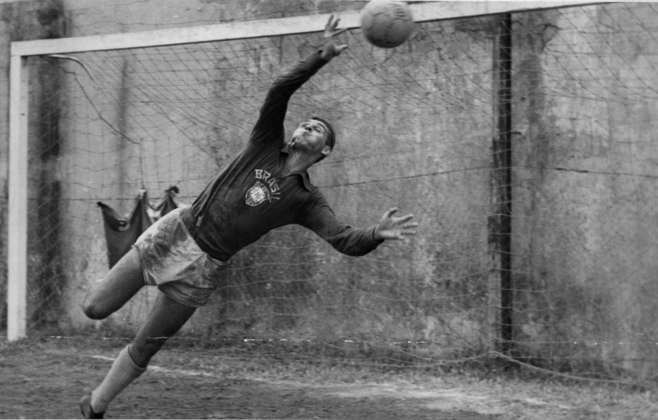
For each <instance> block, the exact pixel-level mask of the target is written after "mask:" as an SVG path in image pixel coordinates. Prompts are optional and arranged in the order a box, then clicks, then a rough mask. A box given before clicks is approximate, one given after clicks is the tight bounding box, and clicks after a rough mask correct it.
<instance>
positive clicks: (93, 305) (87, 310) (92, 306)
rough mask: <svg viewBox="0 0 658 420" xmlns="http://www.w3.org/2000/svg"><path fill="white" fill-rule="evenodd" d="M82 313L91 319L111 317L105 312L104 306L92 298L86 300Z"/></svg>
mask: <svg viewBox="0 0 658 420" xmlns="http://www.w3.org/2000/svg"><path fill="white" fill-rule="evenodd" d="M82 312H84V314H85V315H87V317H89V318H91V319H104V318H107V316H108V315H109V313H107V311H105V310H103V308H102V305H100V304H99V303H98V302H95V301H94V300H93V299H91V298H87V299H85V301H84V303H83V304H82Z"/></svg>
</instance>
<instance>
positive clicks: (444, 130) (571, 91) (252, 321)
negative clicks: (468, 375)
mask: <svg viewBox="0 0 658 420" xmlns="http://www.w3.org/2000/svg"><path fill="white" fill-rule="evenodd" d="M53 5H54V6H53ZM356 6H357V5H355V3H353V2H348V1H300V2H289V1H285V2H284V1H282V0H281V1H246V2H245V1H237V0H235V1H224V2H215V1H212V2H208V1H192V0H186V1H173V0H172V1H154V0H153V1H144V2H133V1H126V2H119V1H117V2H112V3H110V4H108V3H106V2H100V1H92V0H86V1H82V0H64V1H63V2H62V3H61V4H56V3H48V2H41V3H39V2H21V3H17V4H11V3H10V4H2V5H0V10H2V11H3V16H9V17H10V18H7V19H4V20H3V21H2V22H0V24H3V25H4V26H3V27H2V28H0V29H2V34H4V35H3V36H0V42H4V43H5V45H6V43H7V42H8V39H9V38H10V37H19V36H20V37H22V38H23V39H25V38H37V37H42V36H47V34H48V28H51V27H52V24H49V23H47V22H48V19H44V17H43V16H53V15H52V14H47V13H45V14H44V13H43V12H42V13H41V16H42V19H41V23H39V19H36V17H37V16H38V15H39V14H38V13H37V11H38V10H40V9H43V8H45V9H46V10H52V9H53V8H55V9H56V10H60V11H61V13H60V14H56V17H57V19H55V21H57V22H58V25H59V26H57V28H58V30H59V31H60V33H62V34H65V35H67V36H79V35H90V34H100V33H113V32H117V31H134V30H144V29H155V28H162V27H168V26H172V27H173V26H181V25H196V24H205V23H212V22H217V21H229V20H240V19H251V18H267V17H280V16H291V15H301V14H310V13H324V12H329V11H338V10H346V9H350V8H354V7H356ZM634 7H636V6H625V5H624V6H606V7H589V8H574V9H569V10H564V11H554V12H545V13H534V14H524V15H520V14H517V15H515V16H514V26H513V31H514V74H513V80H514V82H513V83H514V84H513V86H514V97H513V101H514V103H513V125H514V130H515V133H514V137H513V147H514V172H513V182H514V190H513V197H514V202H513V214H514V216H513V220H514V224H513V232H514V237H513V264H514V267H513V272H514V287H515V308H514V321H515V330H514V332H515V340H516V341H518V344H519V346H518V354H517V355H518V356H521V357H529V358H533V360H536V361H539V362H542V361H543V362H545V363H547V364H548V363H549V362H554V361H556V360H557V361H558V362H561V363H564V364H571V365H573V366H575V367H583V365H587V364H588V363H594V364H599V365H601V366H608V365H610V366H621V367H624V368H627V369H630V370H631V371H633V372H636V373H637V372H639V373H640V374H642V375H645V376H646V375H647V374H648V373H647V372H650V371H651V369H652V368H655V366H656V359H655V354H656V352H655V346H654V345H653V344H651V343H652V342H653V341H655V340H653V341H652V340H651V339H652V338H655V337H656V336H657V334H656V333H657V331H656V327H655V326H656V325H658V324H657V323H656V322H655V321H656V319H655V314H656V313H658V312H657V311H656V310H655V309H656V304H655V301H656V299H653V298H654V297H656V296H658V293H656V292H657V290H656V287H655V281H653V278H652V276H651V273H653V272H654V270H653V268H655V267H654V266H655V261H654V260H655V259H654V258H653V254H654V253H655V248H656V239H657V236H656V234H657V232H656V230H655V229H654V228H653V225H652V224H651V220H652V216H653V214H652V211H653V208H654V206H653V197H654V196H655V194H653V193H654V192H655V188H656V187H655V186H654V181H655V177H653V175H652V170H653V165H654V164H655V159H656V155H655V154H656V149H655V147H654V146H653V145H652V140H653V139H652V138H651V133H652V132H653V131H654V130H653V128H654V127H653V124H654V123H653V122H652V118H651V115H653V111H655V110H654V108H655V106H656V101H655V99H656V95H654V94H652V93H651V92H652V91H651V87H652V86H655V83H654V82H655V80H654V79H655V77H656V76H655V73H656V72H655V71H653V70H654V69H655V65H656V64H658V63H654V62H653V61H652V56H653V53H652V51H655V48H656V45H655V44H656V42H655V39H654V38H652V35H651V32H650V28H651V25H650V24H649V23H650V17H649V16H652V15H655V12H653V10H652V9H651V8H650V7H648V6H644V7H645V9H642V8H638V9H635V8H634ZM629 10H631V11H630V12H629ZM642 16H644V19H647V21H646V22H645V21H642V20H641V19H643V18H641V17H642ZM638 19H640V20H638ZM51 21H52V19H51ZM17 22H22V23H21V25H20V26H19V28H20V29H16V27H17ZM638 22H640V23H642V24H643V25H642V24H638ZM495 23H496V21H495V19H492V18H483V19H479V20H476V21H452V22H444V23H438V24H436V23H435V24H430V25H424V26H423V27H422V28H421V30H420V31H419V32H418V33H417V34H416V36H415V37H414V39H413V41H412V42H410V43H409V44H407V45H405V46H404V47H401V48H399V49H396V50H393V51H382V50H377V49H372V48H370V47H369V46H368V45H366V44H364V43H363V41H362V40H361V38H360V34H359V33H358V32H357V33H355V34H353V35H352V36H349V38H348V41H349V43H350V49H349V50H348V53H346V54H345V56H343V57H340V58H338V59H337V60H336V61H335V62H332V63H331V64H330V67H328V68H326V69H323V70H322V71H321V72H320V74H318V75H317V76H316V77H315V78H314V79H313V81H312V82H310V83H309V84H308V85H307V86H305V87H304V88H303V89H302V91H300V92H299V93H298V94H297V95H295V97H294V99H293V102H292V103H291V107H290V113H289V120H288V123H287V128H288V129H290V128H292V126H293V125H294V123H295V122H296V121H298V120H299V119H301V118H304V117H305V116H307V115H308V113H309V112H313V113H318V114H320V115H325V116H327V117H328V118H330V119H331V120H332V121H333V122H334V123H335V125H336V129H337V131H338V147H337V149H336V151H335V153H334V155H332V157H331V158H330V159H328V160H327V161H326V162H323V163H322V164H321V165H320V166H319V167H318V168H317V169H316V170H314V171H313V173H312V178H313V180H314V183H316V184H317V185H319V186H320V187H321V188H322V189H323V191H324V192H325V193H326V195H327V197H328V199H329V201H330V203H331V204H332V205H333V206H334V207H335V208H336V209H337V212H338V213H339V214H340V215H341V217H342V218H344V219H345V220H346V221H348V222H350V223H352V224H354V225H367V224H370V223H373V222H375V221H376V220H377V218H378V217H379V215H380V213H381V212H382V211H383V210H384V209H386V208H388V207H390V206H392V205H399V206H401V208H402V209H403V211H411V212H414V213H415V214H416V215H417V217H418V218H419V219H420V222H421V223H422V226H423V227H422V230H421V232H420V235H419V236H418V237H417V238H416V239H415V240H414V241H413V242H412V243H411V245H408V246H404V245H402V246H400V244H391V245H388V244H387V245H385V246H383V247H382V248H381V249H379V250H378V251H376V252H375V253H373V254H372V255H370V256H368V257H364V258H359V259H354V258H348V257H343V256H340V255H338V254H337V253H336V252H335V251H333V250H332V249H330V248H329V247H328V246H327V245H326V244H324V243H322V242H321V241H320V240H318V238H317V237H315V236H314V235H313V234H311V233H308V232H306V231H303V230H302V229H299V228H296V227H289V228H284V229H281V230H279V231H277V232H273V233H271V234H269V235H267V236H266V237H265V238H263V240H262V241H260V242H259V243H258V244H254V245H253V246H251V247H249V248H247V249H245V250H244V251H243V252H240V253H239V254H238V255H236V257H235V258H234V260H233V261H232V265H231V268H230V270H229V272H228V274H227V278H226V279H225V283H224V284H223V285H222V287H221V289H220V291H219V292H218V294H217V295H216V297H215V298H214V299H213V301H212V302H211V304H210V305H209V306H208V307H206V308H203V309H202V310H200V311H199V312H198V313H197V314H196V315H195V317H194V318H193V320H192V321H191V322H190V324H189V325H188V327H187V332H190V333H195V334H199V333H202V334H208V336H210V337H219V336H230V335H238V336H244V335H248V336H254V337H265V338H268V337H285V338H291V339H304V338H309V339H318V338H319V339H322V340H325V341H336V340H340V339H343V338H355V339H357V341H366V342H370V343H392V342H398V341H407V340H411V341H414V342H417V343H418V342H424V343H427V342H429V343H432V344H431V345H427V344H423V346H425V351H429V352H430V353H431V354H433V355H440V356H443V357H452V356H454V355H456V354H460V353H465V352H477V351H481V350H482V349H486V348H490V346H491V340H492V337H495V335H496V325H495V324H496V322H497V321H496V316H495V315H496V313H497V310H498V308H497V306H498V303H497V294H498V289H497V287H496V278H497V272H496V269H497V266H496V265H495V259H493V258H492V256H491V253H490V248H489V243H488V241H489V239H490V238H491V232H490V231H488V224H487V220H488V217H489V216H491V209H490V206H491V204H490V203H491V200H490V173H489V169H488V168H489V167H490V165H491V150H490V147H491V139H492V137H493V136H494V135H495V127H494V126H493V121H494V115H493V113H492V112H493V111H492V109H493V105H492V103H493V101H494V100H495V90H494V89H493V83H494V78H493V74H492V68H493V65H492V63H493V61H492V60H493V56H494V55H493V51H494V47H495V33H496V32H495V31H496V26H495ZM611 26H612V27H614V28H615V30H614V31H612V30H610V29H609V28H610V27H611ZM638 27H640V28H643V29H644V32H643V31H628V28H638ZM26 28H29V30H28V29H26ZM620 33H621V34H623V36H620V35H619V34H620ZM17 34H20V35H17ZM613 34H617V35H616V36H615V35H613ZM647 37H648V38H647ZM319 42H320V39H319V38H318V37H314V36H305V37H300V36H297V37H284V38H281V39H272V40H258V41H253V42H251V43H244V42H237V41H236V42H233V43H229V44H226V45H223V46H215V45H212V44H209V45H207V46H198V47H194V48H192V49H190V48H180V49H177V50H175V51H174V52H173V53H172V52H171V51H169V52H167V51H164V50H163V51H160V55H157V56H155V55H153V54H150V53H148V52H147V51H136V52H130V53H119V52H110V53H106V54H103V55H94V54H88V55H82V56H81V57H80V58H81V59H82V60H83V61H84V62H85V63H87V64H88V66H89V68H90V69H91V71H92V73H93V74H97V75H99V76H102V80H103V83H102V88H101V89H96V88H93V86H92V85H91V84H89V81H88V79H86V78H85V77H84V74H83V72H81V70H80V68H79V66H77V65H76V64H74V63H70V62H59V63H57V64H55V63H48V64H46V66H50V67H53V66H55V67H57V68H58V69H59V70H61V71H63V72H60V75H61V77H62V79H60V80H59V87H61V88H62V89H64V91H65V92H66V94H63V95H59V96H58V97H59V98H60V99H59V100H58V102H57V103H58V109H59V111H60V112H61V115H60V116H59V118H58V122H57V123H58V124H59V126H58V127H59V128H58V131H59V132H61V133H63V134H62V138H63V139H64V140H63V142H62V145H61V150H59V153H58V154H57V157H56V159H55V161H56V163H55V164H52V163H48V165H50V166H49V170H50V171H51V172H50V173H52V174H53V175H55V176H56V178H57V179H58V180H59V184H58V185H59V186H60V187H61V191H60V192H59V194H62V195H63V196H64V197H69V199H68V200H64V201H63V203H65V204H62V205H61V206H60V207H59V208H58V209H57V211H58V212H59V213H60V214H61V220H62V223H61V231H60V232H59V233H58V236H60V237H61V236H63V237H65V238H79V240H78V241H75V243H74V245H72V246H66V247H61V249H60V250H59V254H58V257H60V258H61V259H62V260H63V261H66V263H65V264H64V266H65V267H66V268H67V269H66V270H64V271H65V273H66V274H65V276H64V277H65V280H64V283H63V287H62V288H61V289H60V290H59V291H58V292H57V293H59V294H60V295H61V299H58V301H59V302H60V304H61V305H62V306H61V309H62V310H61V311H59V312H58V317H57V318H58V319H57V321H58V322H59V323H60V327H63V328H65V329H78V328H81V327H88V326H89V325H91V324H92V323H90V322H89V321H88V320H86V319H85V318H84V317H83V316H82V315H81V313H80V311H79V309H78V308H77V303H76V302H79V301H80V299H81V297H82V296H83V295H84V293H85V292H86V290H87V289H88V288H89V287H90V284H91V283H92V282H93V281H94V279H96V278H99V277H100V276H102V275H103V273H104V271H105V254H104V252H105V251H104V243H103V235H102V229H101V226H100V218H99V212H98V210H97V209H96V208H95V206H94V202H95V201H97V200H101V201H105V202H108V203H109V204H111V205H113V206H115V207H117V208H118V209H120V210H121V211H123V212H127V211H129V209H130V205H131V201H132V199H133V196H134V194H135V192H136V191H137V190H138V189H139V188H140V186H141V185H140V184H142V183H143V184H144V185H145V186H146V187H147V188H148V190H149V193H150V194H151V196H152V197H154V198H155V197H158V196H159V195H160V193H161V191H162V190H163V189H164V188H166V187H167V186H168V185H170V184H177V185H179V187H180V188H181V190H182V195H181V197H180V200H181V201H183V202H189V201H191V200H192V199H193V197H194V195H195V194H196V192H198V191H199V190H200V188H201V187H202V186H203V185H204V182H205V180H206V179H207V178H208V177H209V176H211V175H212V174H213V173H214V172H215V171H217V170H218V169H219V168H220V167H222V166H223V165H224V164H226V162H227V161H228V160H229V159H230V157H231V156H233V155H234V154H235V153H236V152H237V151H238V150H239V149H240V147H241V144H242V142H243V141H244V139H246V136H247V135H248V132H249V129H250V127H251V124H252V123H253V120H254V118H255V111H256V110H257V109H258V107H259V106H260V103H261V101H262V98H263V93H264V89H265V88H266V87H267V86H268V84H269V83H270V82H271V80H272V77H273V76H274V75H275V74H276V73H277V72H278V71H279V70H280V69H281V68H282V67H285V66H287V65H290V64H292V63H293V62H294V61H296V60H297V59H298V58H300V57H302V56H304V55H305V54H306V53H307V52H309V51H310V50H311V49H312V48H313V45H316V44H317V43H319ZM168 58H176V59H177V61H176V60H173V61H172V60H168ZM0 60H4V61H2V62H1V63H3V66H4V67H5V68H6V66H7V61H6V60H7V58H6V57H4V58H0ZM629 62H630V63H632V64H633V65H632V66H629V65H628V63H629ZM171 63H174V64H171ZM176 63H177V64H176ZM190 63H196V64H194V65H190ZM154 69H157V70H158V71H157V72H155V71H154ZM238 69H239V70H238ZM630 69H632V70H630ZM72 75H76V76H72ZM0 77H2V78H0V83H4V84H5V85H6V72H4V73H2V76H0ZM76 77H77V79H76ZM76 80H77V81H76ZM78 82H79V83H81V85H82V86H84V87H86V88H87V89H88V92H92V93H94V92H95V93H94V94H93V95H92V96H93V97H94V100H95V103H96V104H97V106H98V107H99V109H100V110H101V111H102V114H103V116H104V117H105V118H107V120H108V121H109V122H110V123H111V124H113V125H114V126H115V127H118V128H119V129H120V130H121V131H123V132H124V133H127V135H128V137H129V138H128V139H127V138H125V137H121V136H117V134H116V132H114V131H113V130H109V129H108V127H107V124H106V123H102V122H100V121H99V119H98V115H97V113H96V110H94V109H91V107H90V106H89V102H88V100H87V99H86V97H85V96H84V94H83V93H82V91H81V89H80V87H79V85H78V84H77V83H78ZM151 82H152V83H153V84H160V85H161V86H165V87H160V88H155V90H149V89H144V88H142V87H141V86H146V85H149V83H151ZM192 82H193V83H195V84H196V86H198V87H197V88H190V87H189V86H192V85H191V83H192ZM179 83H180V86H179ZM183 83H185V85H183ZM42 85H44V83H43V81H42V83H40V84H37V85H36V86H37V87H38V88H37V89H35V91H36V92H39V91H42V89H41V88H40V86H42ZM181 86H187V87H181ZM46 87H48V86H46ZM48 89H51V90H52V89H56V87H55V86H50V87H49V88H48ZM190 89H196V90H193V91H190ZM187 94H191V95H187ZM190 97H191V98H195V97H196V98H201V99H203V101H201V102H197V103H195V102H193V101H190ZM638 97H641V98H643V100H641V101H637V98H638ZM172 104H173V106H172ZM2 107H4V108H2ZM0 109H6V97H5V98H0ZM44 112H45V111H44ZM46 114H48V112H46ZM41 115H43V113H42V114H41ZM0 130H4V131H2V135H3V136H5V137H6V114H5V113H0ZM148 133H150V134H148ZM135 139H138V140H137V143H140V144H141V146H139V147H138V146H136V145H135V144H134V143H135V142H133V141H131V140H135ZM163 144H165V146H163ZM0 147H3V148H4V149H0V150H2V151H3V152H5V151H6V142H5V143H1V145H0ZM3 155H4V156H6V154H4V153H3ZM1 164H2V165H6V161H3V162H2V163H1ZM37 166H39V165H37ZM116 168H121V169H120V170H117V169H116ZM0 176H3V177H4V178H3V185H6V175H4V171H3V172H2V175H0ZM34 179H35V182H36V183H37V184H38V183H39V181H38V180H39V179H40V178H39V177H35V178H34ZM41 179H42V178H41ZM41 184H43V183H41ZM35 185H36V184H35ZM5 194H6V192H5ZM71 198H73V199H71ZM3 203H4V202H3ZM3 214H4V213H3ZM34 217H35V221H37V220H38V219H39V215H38V214H35V215H34ZM3 238H4V237H3ZM3 243H6V242H3ZM3 252H5V250H4V247H3ZM37 254H38V255H39V256H41V255H42V254H43V252H38V253H37ZM39 258H40V257H39ZM2 263H3V264H4V259H3V262H2ZM2 275H4V270H3V274H2ZM153 293H154V292H153V291H144V292H142V293H141V294H140V295H139V296H137V297H136V298H135V299H134V301H133V302H132V303H131V304H129V305H127V306H126V307H125V308H124V309H122V310H121V311H120V312H119V313H117V315H115V316H113V318H112V319H111V320H110V321H109V322H107V323H103V324H97V326H99V327H101V326H103V325H105V326H108V327H109V326H110V325H115V326H128V327H131V328H132V327H134V325H136V324H137V323H138V322H139V320H140V319H142V317H143V315H144V312H145V311H147V310H148V307H149V305H150V302H151V301H152V298H153ZM63 314H66V315H63ZM576 365H578V366H576ZM601 366H598V367H597V369H598V368H600V367H601ZM585 367H587V366H585ZM599 371H600V369H599Z"/></svg>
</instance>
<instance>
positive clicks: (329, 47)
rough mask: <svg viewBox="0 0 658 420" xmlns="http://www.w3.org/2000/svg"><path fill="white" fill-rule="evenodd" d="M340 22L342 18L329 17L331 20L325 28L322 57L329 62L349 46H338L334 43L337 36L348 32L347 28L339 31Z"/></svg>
mask: <svg viewBox="0 0 658 420" xmlns="http://www.w3.org/2000/svg"><path fill="white" fill-rule="evenodd" d="M339 22H340V18H337V17H334V15H329V20H327V24H326V25H325V26H324V38H325V44H324V47H323V48H322V56H323V58H325V59H327V60H330V59H332V58H334V57H335V56H337V55H339V54H340V53H342V52H343V51H344V50H345V49H346V48H347V44H336V43H335V42H334V38H335V37H336V36H338V35H340V34H342V33H343V32H345V31H346V30H347V28H343V29H338V23H339Z"/></svg>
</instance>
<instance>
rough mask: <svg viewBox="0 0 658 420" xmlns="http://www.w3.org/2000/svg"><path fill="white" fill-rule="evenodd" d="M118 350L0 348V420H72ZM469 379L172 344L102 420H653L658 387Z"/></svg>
mask: <svg viewBox="0 0 658 420" xmlns="http://www.w3.org/2000/svg"><path fill="white" fill-rule="evenodd" d="M124 344H125V343H121V342H116V341H108V342H98V341H90V340H89V339H76V338H73V337H67V338H48V339H40V340H26V341H22V342H19V343H12V344H7V343H6V342H0V378H1V379H0V417H1V418H77V417H79V412H78V407H77V402H78V400H79V398H80V397H81V396H82V395H83V394H84V393H85V392H88V391H89V390H90V389H91V388H92V387H94V386H95V385H96V384H97V383H98V382H99V381H100V380H101V379H102V377H103V376H104V374H105V372H106V371H107V369H108V368H109V367H110V364H111V361H112V359H113V358H114V356H115V355H116V354H117V353H118V352H119V350H120V349H121V348H122V346H123V345H124ZM492 376H493V375H491V374H489V375H477V374H474V373H472V372H471V373H460V374H457V373H450V374H445V375H440V376H439V377H437V376H436V374H432V375H430V374H427V373H420V372H413V371H407V372H399V371H398V372H396V373H390V372H389V373H386V372H382V371H381V370H379V371H375V370H373V369H369V368H364V367H363V366H348V365H335V364H327V363H303V364H290V363H285V364H282V363H278V362H275V361H273V360H267V359H266V358H262V357H254V358H250V357H249V355H248V354H244V355H240V357H236V356H235V354H231V355H229V354H223V352H222V350H221V349H211V348H194V347H178V346H170V347H169V348H167V349H166V350H163V351H162V352H161V353H160V354H158V355H157V356H156V358H154V360H153V361H152V365H151V367H150V369H149V371H148V372H147V373H146V374H144V375H143V376H142V377H140V378H139V379H138V380H137V381H136V382H135V383H133V384H132V385H131V386H130V387H129V388H128V389H127V390H126V391H125V392H124V393H123V394H121V395H120V396H119V397H118V398H117V399H116V400H115V402H114V404H113V405H112V406H111V407H110V408H109V409H108V412H107V417H109V418H220V419H228V418H236V419H378V420H379V419H382V420H386V419H542V420H547V419H602V418H604V419H605V418H610V419H655V418H658V397H657V395H656V393H657V392H658V389H646V388H645V389H642V390H631V389H627V388H624V387H618V386H610V385H593V384H591V383H589V384H565V383H564V382H559V381H556V380H551V379H546V378H537V379H531V380H530V379H524V380H521V379H511V378H510V377H509V375H505V376H504V377H503V376H494V377H492Z"/></svg>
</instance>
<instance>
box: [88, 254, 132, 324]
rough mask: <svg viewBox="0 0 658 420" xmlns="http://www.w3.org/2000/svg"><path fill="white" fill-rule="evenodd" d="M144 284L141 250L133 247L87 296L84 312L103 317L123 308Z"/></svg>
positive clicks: (94, 317)
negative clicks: (140, 257)
mask: <svg viewBox="0 0 658 420" xmlns="http://www.w3.org/2000/svg"><path fill="white" fill-rule="evenodd" d="M142 286H144V277H143V275H142V267H141V262H140V259H139V252H138V251H137V250H136V249H135V248H131V249H130V251H128V252H127V253H126V255H124V256H123V257H121V259H120V260H119V261H118V262H117V263H116V264H115V265H114V266H113V267H112V268H111V269H110V271H109V272H108V273H107V275H106V276H105V278H104V279H103V280H101V282H100V283H99V284H98V285H96V286H94V288H93V289H92V290H91V291H90V292H89V294H88V295H87V297H86V298H85V301H84V304H83V310H84V313H85V314H86V315H87V316H88V317H89V318H92V319H103V318H106V317H107V316H109V315H110V314H112V313H113V312H114V311H116V310H117V309H119V308H121V307H122V306H123V305H124V304H125V303H126V302H127V301H128V300H129V299H130V298H131V297H133V296H134V295H135V293H137V292H138V291H139V289H141V288H142Z"/></svg>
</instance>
